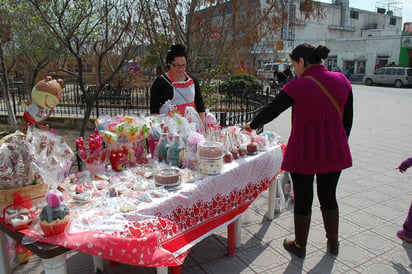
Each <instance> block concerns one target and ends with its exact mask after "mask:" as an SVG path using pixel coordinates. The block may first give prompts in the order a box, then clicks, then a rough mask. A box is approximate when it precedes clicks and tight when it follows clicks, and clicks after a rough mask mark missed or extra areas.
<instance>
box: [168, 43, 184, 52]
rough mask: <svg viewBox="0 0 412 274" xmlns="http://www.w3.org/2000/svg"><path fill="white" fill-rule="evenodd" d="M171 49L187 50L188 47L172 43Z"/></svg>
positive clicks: (177, 50)
mask: <svg viewBox="0 0 412 274" xmlns="http://www.w3.org/2000/svg"><path fill="white" fill-rule="evenodd" d="M170 51H176V52H183V53H184V52H186V48H185V47H184V46H183V45H181V44H176V45H172V46H171V47H170Z"/></svg>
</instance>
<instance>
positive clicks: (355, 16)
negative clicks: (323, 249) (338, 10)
mask: <svg viewBox="0 0 412 274" xmlns="http://www.w3.org/2000/svg"><path fill="white" fill-rule="evenodd" d="M350 18H352V19H359V11H355V10H351V11H350Z"/></svg>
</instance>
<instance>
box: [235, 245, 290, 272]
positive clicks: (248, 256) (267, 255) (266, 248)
mask: <svg viewBox="0 0 412 274" xmlns="http://www.w3.org/2000/svg"><path fill="white" fill-rule="evenodd" d="M238 256H239V257H240V258H241V260H242V261H243V263H244V264H245V265H248V266H249V268H251V269H253V271H255V272H256V273H263V272H265V271H269V270H271V269H273V268H275V267H276V266H278V265H280V264H286V263H288V261H289V259H288V258H287V257H285V256H283V255H282V254H280V253H278V252H276V251H275V250H273V249H272V248H271V247H270V245H269V244H265V245H263V246H257V247H254V248H250V249H248V250H244V251H241V252H239V254H238ZM232 273H233V272H232Z"/></svg>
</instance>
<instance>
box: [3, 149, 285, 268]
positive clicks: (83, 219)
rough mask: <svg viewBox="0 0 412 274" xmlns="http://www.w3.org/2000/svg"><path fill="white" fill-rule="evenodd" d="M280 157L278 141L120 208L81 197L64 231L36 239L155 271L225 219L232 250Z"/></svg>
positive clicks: (176, 261)
mask: <svg viewBox="0 0 412 274" xmlns="http://www.w3.org/2000/svg"><path fill="white" fill-rule="evenodd" d="M281 161H282V149H281V148H280V146H279V145H276V146H273V147H270V148H269V149H268V150H266V151H261V152H259V153H257V154H256V155H250V156H247V157H245V158H240V159H238V160H235V161H233V162H231V163H225V164H224V166H223V169H222V172H221V173H220V174H217V175H208V176H205V177H204V178H202V179H200V180H196V181H195V182H193V183H183V184H182V185H181V186H180V187H179V188H177V189H175V190H173V191H170V193H169V195H167V196H166V197H161V198H156V199H153V200H152V202H147V203H140V204H139V206H138V207H137V209H136V210H134V211H130V212H126V213H122V212H120V211H119V210H118V203H117V202H116V200H115V199H113V200H111V199H112V198H106V202H104V203H101V205H104V207H101V205H96V204H94V203H85V204H84V205H82V206H84V210H83V211H82V212H83V213H84V214H85V215H82V214H77V215H74V216H73V220H72V223H71V226H70V230H69V231H68V232H66V233H63V234H59V235H56V236H49V237H43V238H40V239H39V241H41V242H44V243H49V244H51V245H58V246H61V247H64V248H67V249H73V250H77V251H80V252H83V253H87V254H91V255H94V256H96V257H99V258H104V259H108V260H112V261H117V262H121V263H125V264H131V265H139V266H148V267H157V268H158V270H159V272H161V271H164V269H166V270H167V267H172V268H173V269H174V271H175V272H179V271H180V266H181V265H182V264H183V262H184V260H185V258H186V256H187V254H188V252H189V250H190V248H191V247H193V246H194V245H195V244H197V243H198V242H200V241H201V240H202V239H204V238H206V237H208V236H209V235H211V234H213V233H214V232H215V231H217V230H219V229H221V228H224V227H226V226H228V225H229V230H228V232H229V233H228V240H229V244H228V249H229V251H228V252H229V256H234V249H235V243H234V239H235V237H236V236H235V230H236V227H235V221H236V220H237V218H238V217H239V216H240V214H242V213H243V212H244V211H245V210H246V209H247V208H248V207H249V205H250V204H251V203H252V202H253V201H254V200H255V199H256V197H257V196H258V195H259V194H260V193H261V192H263V191H264V190H266V189H267V188H268V187H269V186H270V185H271V184H272V185H273V182H274V178H275V177H276V175H277V174H278V173H279V171H280V165H281ZM119 174H120V173H119ZM271 202H272V201H271ZM270 208H273V204H272V205H269V209H270ZM116 209H117V210H116ZM86 212H88V213H89V214H91V215H93V216H87V213H86ZM5 232H6V233H7V231H5ZM22 232H23V233H26V232H25V231H22ZM96 257H95V260H94V261H95V264H99V259H97V258H96ZM100 270H102V269H100Z"/></svg>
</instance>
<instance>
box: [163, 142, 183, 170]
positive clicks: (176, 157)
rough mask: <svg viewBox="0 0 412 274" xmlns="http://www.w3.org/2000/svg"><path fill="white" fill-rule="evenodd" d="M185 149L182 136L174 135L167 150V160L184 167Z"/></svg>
mask: <svg viewBox="0 0 412 274" xmlns="http://www.w3.org/2000/svg"><path fill="white" fill-rule="evenodd" d="M184 149H185V146H184V145H183V142H182V141H181V139H180V136H179V135H174V136H173V140H172V142H171V143H170V146H169V149H168V150H167V162H168V163H169V164H170V165H172V166H176V167H182V162H183V154H184Z"/></svg>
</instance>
